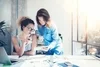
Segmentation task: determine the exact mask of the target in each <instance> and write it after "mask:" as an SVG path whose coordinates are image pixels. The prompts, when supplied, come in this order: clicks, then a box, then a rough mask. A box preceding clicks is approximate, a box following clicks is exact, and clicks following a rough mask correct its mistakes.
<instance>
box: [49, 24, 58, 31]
mask: <svg viewBox="0 0 100 67" xmlns="http://www.w3.org/2000/svg"><path fill="white" fill-rule="evenodd" d="M50 29H51V30H52V31H55V30H57V26H56V24H55V23H51V26H50Z"/></svg>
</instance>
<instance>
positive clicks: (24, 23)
mask: <svg viewBox="0 0 100 67" xmlns="http://www.w3.org/2000/svg"><path fill="white" fill-rule="evenodd" d="M28 24H33V25H35V23H34V21H33V20H31V19H30V18H25V19H23V20H20V26H21V30H22V31H23V27H26V26H27V25H28Z"/></svg>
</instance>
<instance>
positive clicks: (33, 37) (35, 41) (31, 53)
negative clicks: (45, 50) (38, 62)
mask: <svg viewBox="0 0 100 67" xmlns="http://www.w3.org/2000/svg"><path fill="white" fill-rule="evenodd" d="M32 39H33V40H32V49H31V50H30V51H27V52H25V54H27V55H34V48H35V47H36V46H37V36H36V35H33V36H32Z"/></svg>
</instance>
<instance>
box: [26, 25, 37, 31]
mask: <svg viewBox="0 0 100 67" xmlns="http://www.w3.org/2000/svg"><path fill="white" fill-rule="evenodd" d="M27 29H28V30H30V31H35V29H33V28H31V27H28V26H27Z"/></svg>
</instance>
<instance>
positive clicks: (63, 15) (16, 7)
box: [0, 0, 100, 55]
mask: <svg viewBox="0 0 100 67" xmlns="http://www.w3.org/2000/svg"><path fill="white" fill-rule="evenodd" d="M99 2H100V1H99V0H0V22H1V21H5V25H6V27H4V28H2V30H3V31H4V32H5V33H6V34H8V33H9V34H8V35H6V36H5V35H3V34H2V33H1V32H0V33H1V34H0V39H1V40H2V39H3V41H4V42H6V41H7V40H8V41H7V42H6V43H7V44H6V45H5V48H6V50H7V53H8V54H11V52H12V45H11V33H12V32H13V31H15V34H16V35H17V34H18V31H19V30H18V29H16V28H17V24H16V20H17V19H18V17H21V16H29V17H30V18H31V19H33V20H34V21H35V23H36V18H35V17H36V12H37V11H38V10H39V9H40V8H45V9H47V10H48V12H49V13H50V16H51V18H52V19H53V21H54V22H55V23H56V25H57V27H58V31H59V33H60V34H61V36H62V38H63V47H64V54H65V55H88V54H89V55H94V54H99V53H100V52H99V51H100V26H99V25H100V9H99V6H100V4H99ZM35 28H36V29H37V27H35ZM5 39H7V40H5Z"/></svg>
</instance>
